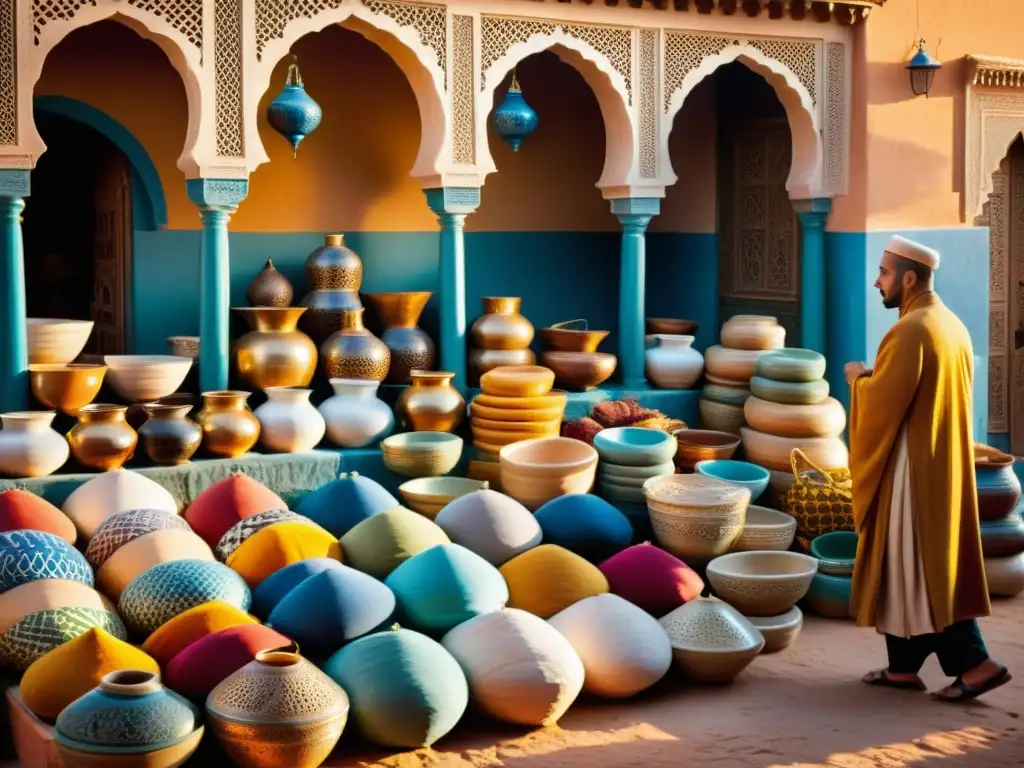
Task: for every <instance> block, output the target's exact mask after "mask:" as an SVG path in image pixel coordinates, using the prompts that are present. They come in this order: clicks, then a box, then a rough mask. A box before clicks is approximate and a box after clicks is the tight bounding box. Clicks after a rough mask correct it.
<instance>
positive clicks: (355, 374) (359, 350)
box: [320, 309, 391, 381]
mask: <svg viewBox="0 0 1024 768" xmlns="http://www.w3.org/2000/svg"><path fill="white" fill-rule="evenodd" d="M320 357H321V365H322V367H323V371H324V374H325V375H326V376H327V378H328V379H370V380H371V381H384V378H385V377H386V376H387V375H388V369H389V368H390V367H391V350H389V349H388V345H387V344H385V343H384V342H383V341H381V340H380V339H378V338H377V337H376V336H374V335H373V334H372V333H370V332H369V331H368V330H366V328H365V327H364V326H363V310H362V309H347V310H344V311H343V312H341V329H340V330H338V331H336V332H335V333H333V334H331V336H330V338H328V339H327V341H325V342H324V343H323V346H321V347H320Z"/></svg>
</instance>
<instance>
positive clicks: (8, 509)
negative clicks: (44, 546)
mask: <svg viewBox="0 0 1024 768" xmlns="http://www.w3.org/2000/svg"><path fill="white" fill-rule="evenodd" d="M22 528H30V529H32V530H36V531H46V532H47V533H52V534H54V535H55V536H60V537H61V538H62V539H64V540H65V541H66V542H67V543H68V544H74V543H75V539H77V538H78V531H77V530H75V524H74V523H73V522H71V518H70V517H68V516H67V515H65V514H64V513H63V512H61V511H60V510H59V509H57V507H55V506H53V504H51V503H50V502H48V501H47V500H46V499H44V498H42V497H41V496H36V495H35V494H34V493H31V492H29V491H23V490H21V489H20V488H13V489H11V490H9V491H0V531H18V530H21V529H22Z"/></svg>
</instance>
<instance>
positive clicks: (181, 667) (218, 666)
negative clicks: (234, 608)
mask: <svg viewBox="0 0 1024 768" xmlns="http://www.w3.org/2000/svg"><path fill="white" fill-rule="evenodd" d="M290 642H291V641H290V640H289V639H288V638H287V637H285V636H284V635H282V634H281V633H280V632H275V631H274V630H272V629H271V628H270V627H266V626H264V625H262V624H246V625H244V626H240V627H228V628H227V629H222V630H220V631H219V632H214V633H213V634H212V635H207V636H206V637H202V638H200V639H199V640H196V641H195V642H194V643H192V644H191V645H189V646H187V647H185V648H184V649H182V650H181V651H179V652H178V653H177V654H176V655H175V656H174V658H173V659H171V660H170V662H169V663H168V664H167V667H166V669H165V670H164V680H163V681H164V683H165V684H166V685H167V687H168V688H170V689H171V690H172V691H177V692H178V693H180V694H181V695H182V696H188V697H190V698H199V697H205V696H206V695H207V694H208V693H209V692H210V691H212V690H213V689H214V688H215V687H216V686H217V684H218V683H219V682H220V681H221V680H223V679H224V678H226V677H227V676H228V675H230V674H231V673H232V672H235V671H236V670H239V669H241V668H242V667H244V666H245V665H246V664H248V663H249V662H250V661H252V660H253V659H254V658H256V654H257V653H259V652H260V651H269V650H273V649H274V648H283V647H284V646H286V645H288V644H289V643H290Z"/></svg>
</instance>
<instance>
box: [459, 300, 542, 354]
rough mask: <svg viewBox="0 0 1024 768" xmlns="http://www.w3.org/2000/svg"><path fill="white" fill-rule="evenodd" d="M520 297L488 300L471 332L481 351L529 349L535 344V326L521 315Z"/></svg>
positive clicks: (476, 345)
mask: <svg viewBox="0 0 1024 768" xmlns="http://www.w3.org/2000/svg"><path fill="white" fill-rule="evenodd" d="M522 303H523V300H522V299H521V298H519V297H518V296H485V297H484V298H483V305H484V313H483V314H482V315H481V316H480V317H478V318H477V319H476V321H475V322H474V323H473V326H472V328H470V330H469V333H470V337H471V338H472V340H473V346H474V347H476V348H477V349H526V348H527V347H528V346H530V342H531V341H533V325H532V324H531V323H530V321H529V320H527V319H526V318H525V317H523V316H522V315H521V314H519V308H520V307H521V306H522Z"/></svg>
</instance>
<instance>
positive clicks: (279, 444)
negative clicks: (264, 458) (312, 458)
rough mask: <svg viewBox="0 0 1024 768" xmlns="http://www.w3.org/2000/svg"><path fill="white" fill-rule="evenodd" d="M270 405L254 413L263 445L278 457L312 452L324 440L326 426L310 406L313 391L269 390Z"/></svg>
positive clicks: (284, 388) (285, 388)
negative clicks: (258, 423) (279, 455)
mask: <svg viewBox="0 0 1024 768" xmlns="http://www.w3.org/2000/svg"><path fill="white" fill-rule="evenodd" d="M264 391H265V392H266V394H267V402H265V403H264V404H263V405H261V406H260V407H259V408H257V409H256V411H255V416H256V418H257V419H259V420H260V443H261V444H262V445H264V446H266V447H267V448H268V449H270V450H271V451H277V452H278V453H301V452H303V451H311V450H313V449H314V448H316V446H317V445H318V444H319V443H320V441H321V440H322V439H323V437H324V431H325V430H326V428H327V427H326V423H325V422H324V417H323V416H321V415H320V411H318V410H317V409H316V408H314V407H313V404H312V403H310V402H309V396H310V395H311V394H313V390H311V389H293V388H291V387H269V388H267V389H266V390H264Z"/></svg>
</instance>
